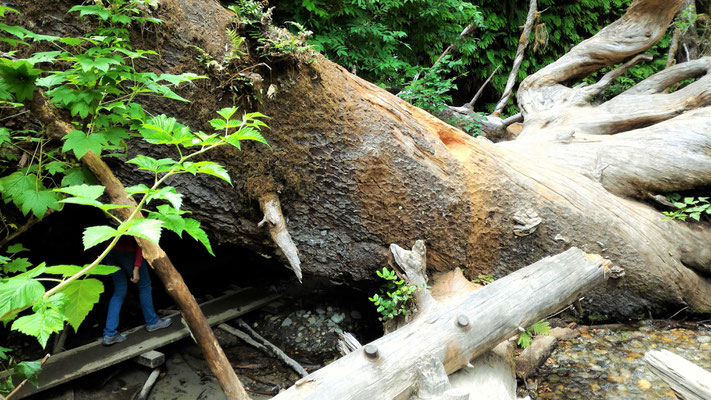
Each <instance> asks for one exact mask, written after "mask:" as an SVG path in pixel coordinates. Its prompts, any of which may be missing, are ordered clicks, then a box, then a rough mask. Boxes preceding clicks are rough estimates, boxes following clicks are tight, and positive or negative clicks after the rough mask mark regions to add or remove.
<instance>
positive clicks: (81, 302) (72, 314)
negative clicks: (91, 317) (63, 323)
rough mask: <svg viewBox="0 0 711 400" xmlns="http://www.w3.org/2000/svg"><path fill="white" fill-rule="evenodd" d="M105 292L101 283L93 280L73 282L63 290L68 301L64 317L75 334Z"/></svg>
mask: <svg viewBox="0 0 711 400" xmlns="http://www.w3.org/2000/svg"><path fill="white" fill-rule="evenodd" d="M103 292H104V285H103V284H102V283H101V281H99V280H98V279H91V278H90V279H78V280H75V281H72V282H71V283H69V284H68V285H67V286H65V287H64V289H62V290H61V293H63V294H64V295H65V296H66V298H67V300H68V301H67V302H66V303H65V305H64V316H65V317H66V319H67V322H69V324H70V325H71V326H72V327H73V328H74V331H75V332H76V331H77V330H79V325H81V323H82V321H84V318H86V316H87V315H88V314H89V311H91V309H92V308H94V304H96V303H98V302H99V295H101V293H103Z"/></svg>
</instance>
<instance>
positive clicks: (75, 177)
mask: <svg viewBox="0 0 711 400" xmlns="http://www.w3.org/2000/svg"><path fill="white" fill-rule="evenodd" d="M96 182H97V180H96V177H94V174H92V173H91V171H89V169H87V168H84V167H76V168H70V169H68V170H67V171H66V172H65V173H64V178H62V186H76V185H82V184H94V183H96Z"/></svg>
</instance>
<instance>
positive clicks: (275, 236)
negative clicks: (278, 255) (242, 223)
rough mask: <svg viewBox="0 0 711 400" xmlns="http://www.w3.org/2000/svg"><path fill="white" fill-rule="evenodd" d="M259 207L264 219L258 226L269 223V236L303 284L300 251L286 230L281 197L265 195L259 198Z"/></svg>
mask: <svg viewBox="0 0 711 400" xmlns="http://www.w3.org/2000/svg"><path fill="white" fill-rule="evenodd" d="M259 206H260V207H261V208H262V212H263V213H264V219H262V220H261V221H260V222H259V224H257V226H262V225H264V223H265V222H268V223H269V234H270V235H271V237H272V240H274V243H276V245H277V246H278V247H279V249H281V251H282V253H284V256H285V257H286V259H287V261H288V262H289V266H290V268H291V269H292V270H293V271H294V274H296V278H297V279H298V280H299V282H301V279H302V274H301V260H299V251H298V249H297V248H296V245H295V244H294V241H293V240H292V239H291V235H290V234H289V231H288V230H287V228H286V220H285V219H284V214H283V213H282V211H281V204H280V203H279V197H277V195H276V194H274V193H268V194H265V195H263V196H262V197H260V198H259Z"/></svg>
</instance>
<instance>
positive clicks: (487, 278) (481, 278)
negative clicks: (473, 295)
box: [472, 274, 496, 286]
mask: <svg viewBox="0 0 711 400" xmlns="http://www.w3.org/2000/svg"><path fill="white" fill-rule="evenodd" d="M495 280H496V278H495V277H494V276H492V275H487V274H479V275H477V276H476V278H474V279H472V282H474V283H478V284H480V285H482V286H486V285H488V284H490V283H491V282H494V281H495Z"/></svg>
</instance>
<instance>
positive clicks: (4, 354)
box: [0, 346, 12, 360]
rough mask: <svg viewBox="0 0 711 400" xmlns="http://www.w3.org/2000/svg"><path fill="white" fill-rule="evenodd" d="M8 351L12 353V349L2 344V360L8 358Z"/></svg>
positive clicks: (0, 355) (0, 352) (0, 347)
mask: <svg viewBox="0 0 711 400" xmlns="http://www.w3.org/2000/svg"><path fill="white" fill-rule="evenodd" d="M8 353H12V349H8V348H7V347H2V346H0V360H7V355H8Z"/></svg>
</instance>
